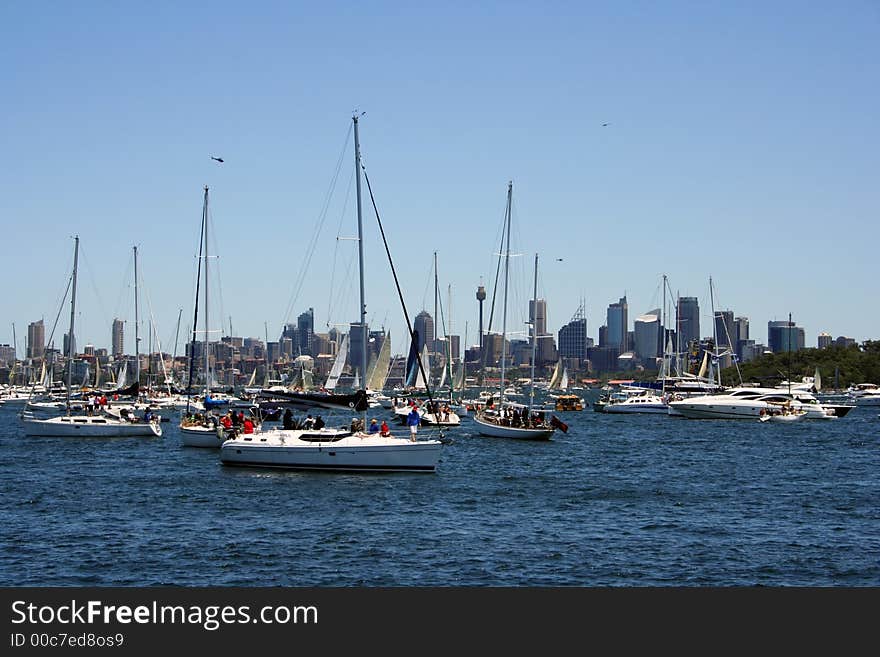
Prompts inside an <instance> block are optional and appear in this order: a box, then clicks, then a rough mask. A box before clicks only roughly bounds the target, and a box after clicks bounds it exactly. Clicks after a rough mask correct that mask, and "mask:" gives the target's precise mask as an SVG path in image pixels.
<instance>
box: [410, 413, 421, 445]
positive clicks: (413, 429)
mask: <svg viewBox="0 0 880 657" xmlns="http://www.w3.org/2000/svg"><path fill="white" fill-rule="evenodd" d="M421 422H422V416H421V415H419V410H418V409H417V408H416V407H415V406H413V407H412V408H411V409H410V412H409V415H407V416H406V424H407V426H408V427H409V439H410V440H412V441H413V442H415V440H416V434H417V433H418V432H419V424H421Z"/></svg>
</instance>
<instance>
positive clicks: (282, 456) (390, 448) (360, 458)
mask: <svg viewBox="0 0 880 657" xmlns="http://www.w3.org/2000/svg"><path fill="white" fill-rule="evenodd" d="M338 436H342V437H338ZM303 438H306V439H305V440H304V439H303ZM309 438H310V439H309ZM334 438H336V439H335V440H334ZM440 449H441V443H440V441H439V440H423V441H416V442H413V441H411V440H409V439H407V438H394V437H382V436H380V435H378V434H361V433H359V434H353V435H351V434H348V433H347V432H342V433H340V432H339V431H338V430H335V429H324V430H321V431H308V430H302V431H298V430H292V431H284V430H274V431H267V432H265V433H256V434H250V435H248V436H239V437H238V438H235V439H233V440H227V441H226V442H225V443H223V446H222V447H221V448H220V461H221V462H222V463H224V464H225V465H243V466H251V467H262V468H289V469H296V470H331V471H366V472H434V470H435V469H436V467H437V462H438V460H439V459H440Z"/></svg>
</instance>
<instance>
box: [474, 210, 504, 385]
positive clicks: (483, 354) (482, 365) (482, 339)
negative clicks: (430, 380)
mask: <svg viewBox="0 0 880 657" xmlns="http://www.w3.org/2000/svg"><path fill="white" fill-rule="evenodd" d="M507 212H508V208H507V203H505V204H504V218H503V220H502V226H504V225H505V224H506V223H507ZM504 232H505V231H504V229H503V228H502V230H501V244H500V245H499V246H498V262H497V264H496V265H495V284H494V285H493V287H492V303H491V304H490V305H489V323H488V325H487V326H486V331H485V335H484V336H480V342H482V344H483V348H482V349H481V350H480V373H479V385H480V387H483V370H484V369H485V367H486V346H487V344H486V338H485V336H488V335H489V334H491V333H492V320H493V319H494V317H495V299H496V297H497V296H498V280H499V278H500V277H501V261H502V259H503V256H502V255H501V254H502V253H504ZM502 346H503V345H502Z"/></svg>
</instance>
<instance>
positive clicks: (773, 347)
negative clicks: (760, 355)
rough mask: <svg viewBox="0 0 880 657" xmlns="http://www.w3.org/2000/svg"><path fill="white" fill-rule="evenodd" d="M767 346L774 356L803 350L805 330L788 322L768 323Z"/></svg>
mask: <svg viewBox="0 0 880 657" xmlns="http://www.w3.org/2000/svg"><path fill="white" fill-rule="evenodd" d="M767 346H768V347H769V348H770V351H772V352H773V353H774V354H778V353H785V352H786V351H789V350H791V351H798V350H799V349H803V348H804V346H805V341H804V329H803V328H801V327H800V326H797V325H795V323H794V322H788V321H787V320H786V321H770V322H767Z"/></svg>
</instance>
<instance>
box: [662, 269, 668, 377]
mask: <svg viewBox="0 0 880 657" xmlns="http://www.w3.org/2000/svg"><path fill="white" fill-rule="evenodd" d="M660 294H662V295H663V312H662V314H661V316H660V325H661V326H662V327H663V334H662V341H663V344H662V345H661V348H662V349H663V381H662V382H661V384H660V385H661V388H662V390H661V391H662V392H663V394H666V377H668V376H669V372H668V369H669V366H670V363H669V361H668V357H669V354H667V353H666V274H663V289H662V290H660Z"/></svg>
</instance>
